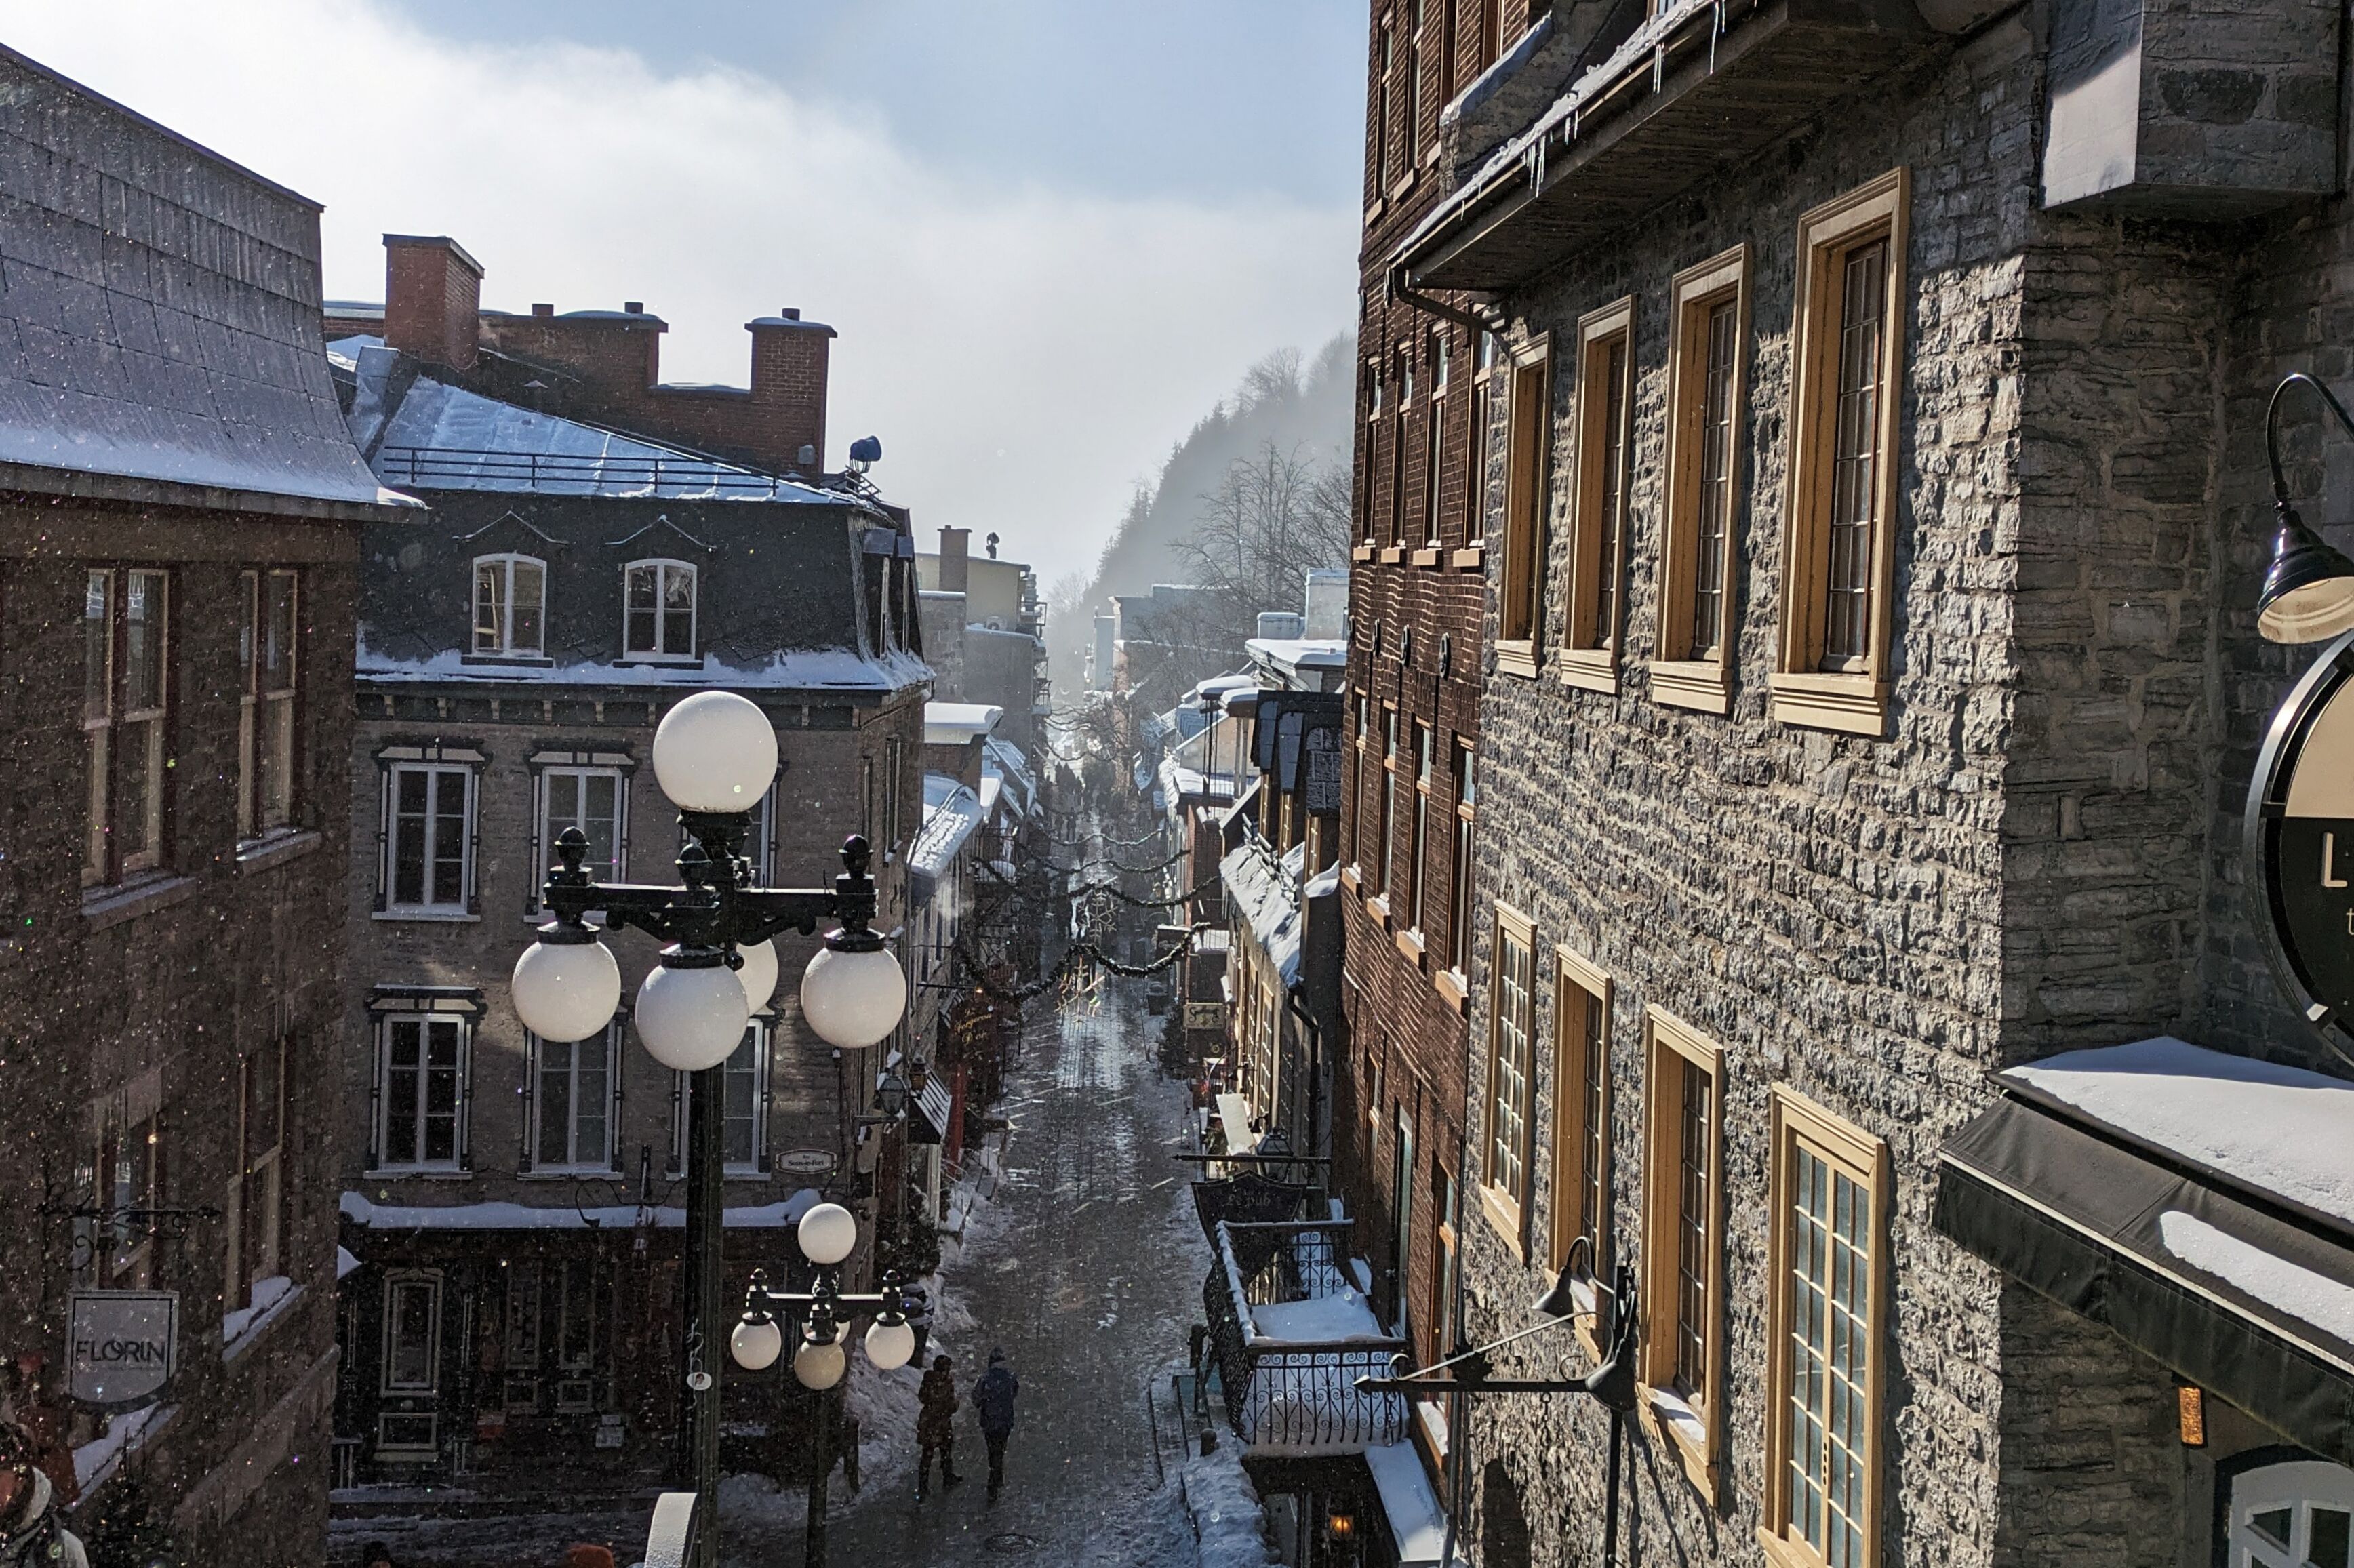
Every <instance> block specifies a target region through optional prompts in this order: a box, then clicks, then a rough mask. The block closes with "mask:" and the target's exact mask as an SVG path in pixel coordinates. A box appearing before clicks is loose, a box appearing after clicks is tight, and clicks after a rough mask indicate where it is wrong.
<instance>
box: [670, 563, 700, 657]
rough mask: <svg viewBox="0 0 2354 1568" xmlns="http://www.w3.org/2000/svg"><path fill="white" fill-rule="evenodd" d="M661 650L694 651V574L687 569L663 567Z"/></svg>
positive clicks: (679, 652) (671, 651) (685, 652)
mask: <svg viewBox="0 0 2354 1568" xmlns="http://www.w3.org/2000/svg"><path fill="white" fill-rule="evenodd" d="M662 651H663V652H664V653H676V654H687V653H692V652H695V573H694V571H693V570H692V569H690V568H688V567H663V641H662Z"/></svg>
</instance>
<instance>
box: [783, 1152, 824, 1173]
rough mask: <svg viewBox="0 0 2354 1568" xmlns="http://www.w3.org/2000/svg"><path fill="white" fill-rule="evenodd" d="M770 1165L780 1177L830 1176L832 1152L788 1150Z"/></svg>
mask: <svg viewBox="0 0 2354 1568" xmlns="http://www.w3.org/2000/svg"><path fill="white" fill-rule="evenodd" d="M772 1163H774V1165H775V1166H776V1169H777V1173H778V1174H779V1175H780V1176H831V1175H832V1174H833V1150H830V1149H788V1150H785V1151H784V1152H783V1153H781V1154H779V1155H778V1156H777V1158H776V1160H774V1161H773V1162H772Z"/></svg>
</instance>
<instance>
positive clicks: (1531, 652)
mask: <svg viewBox="0 0 2354 1568" xmlns="http://www.w3.org/2000/svg"><path fill="white" fill-rule="evenodd" d="M1510 387H1511V393H1510V396H1511V408H1510V412H1509V414H1508V419H1509V424H1508V426H1507V428H1506V430H1505V433H1504V450H1505V463H1504V559H1503V564H1502V567H1501V568H1500V572H1499V574H1498V577H1497V590H1496V599H1497V607H1496V667H1497V668H1498V669H1499V670H1500V671H1503V672H1505V673H1510V674H1517V675H1533V674H1535V673H1536V669H1537V663H1536V644H1537V641H1538V629H1539V628H1540V627H1542V626H1543V624H1544V605H1543V587H1544V560H1545V538H1544V536H1545V526H1544V524H1545V505H1546V492H1547V491H1548V490H1549V489H1550V487H1551V476H1552V461H1553V453H1552V447H1553V344H1552V340H1551V339H1550V338H1549V337H1542V336H1541V337H1537V338H1534V339H1532V340H1531V341H1530V342H1528V343H1526V344H1522V345H1521V346H1520V347H1519V348H1517V349H1515V350H1514V351H1513V354H1512V370H1511V382H1510Z"/></svg>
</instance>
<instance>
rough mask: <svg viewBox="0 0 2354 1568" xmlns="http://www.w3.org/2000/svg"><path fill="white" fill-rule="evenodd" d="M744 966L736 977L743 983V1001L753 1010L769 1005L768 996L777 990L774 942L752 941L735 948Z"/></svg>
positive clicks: (737, 972) (775, 948) (775, 946)
mask: <svg viewBox="0 0 2354 1568" xmlns="http://www.w3.org/2000/svg"><path fill="white" fill-rule="evenodd" d="M736 955H737V957H738V958H740V959H743V960H744V967H743V968H742V969H737V971H736V978H737V980H740V981H742V982H743V985H744V1002H745V1005H746V1006H748V1007H749V1008H750V1009H751V1010H752V1011H753V1012H759V1011H760V1009H762V1008H764V1007H766V1006H768V1005H769V998H770V997H771V996H774V995H775V994H776V991H777V945H776V944H775V943H774V942H753V943H751V944H749V945H748V946H740V947H738V948H737V949H736Z"/></svg>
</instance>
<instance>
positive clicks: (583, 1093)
mask: <svg viewBox="0 0 2354 1568" xmlns="http://www.w3.org/2000/svg"><path fill="white" fill-rule="evenodd" d="M607 1050H608V1044H607V1039H606V1036H605V1035H603V1034H601V1033H599V1034H592V1035H590V1036H589V1037H588V1039H586V1040H577V1041H574V1042H573V1044H572V1062H573V1067H572V1125H573V1137H572V1161H573V1163H574V1164H576V1165H603V1164H605V1163H606V1162H607V1160H608V1153H607V1150H606V1145H605V1120H606V1116H607V1113H608V1108H609V1107H610V1104H611V1101H610V1092H611V1091H610V1084H609V1081H608V1076H607V1066H606V1060H605V1056H606V1052H607Z"/></svg>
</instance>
